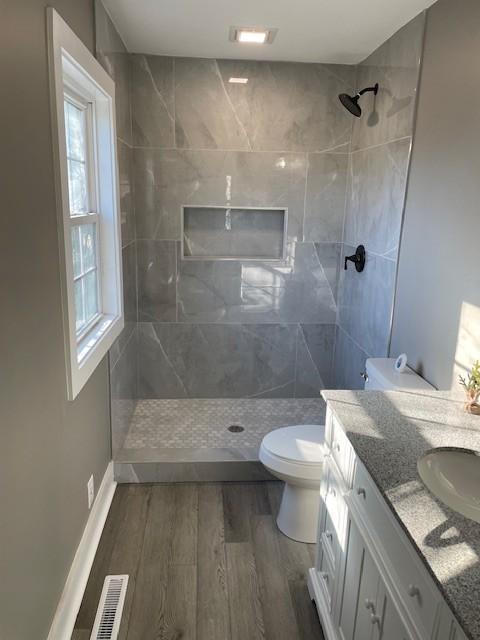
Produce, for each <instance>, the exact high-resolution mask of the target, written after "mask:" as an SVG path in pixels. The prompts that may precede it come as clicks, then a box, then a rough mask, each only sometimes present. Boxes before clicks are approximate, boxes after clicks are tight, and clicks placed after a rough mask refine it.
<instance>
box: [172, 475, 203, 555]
mask: <svg viewBox="0 0 480 640" xmlns="http://www.w3.org/2000/svg"><path fill="white" fill-rule="evenodd" d="M197 526H198V485H197V484H177V485H175V535H174V537H173V545H172V556H171V559H170V562H171V563H172V564H175V565H181V564H188V565H192V564H196V562H197Z"/></svg>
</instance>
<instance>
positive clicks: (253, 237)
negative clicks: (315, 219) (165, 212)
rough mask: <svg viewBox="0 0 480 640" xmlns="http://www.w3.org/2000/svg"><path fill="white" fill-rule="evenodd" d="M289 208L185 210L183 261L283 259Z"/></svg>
mask: <svg viewBox="0 0 480 640" xmlns="http://www.w3.org/2000/svg"><path fill="white" fill-rule="evenodd" d="M286 225H287V209H285V208H279V207H218V206H213V207H207V206H184V207H183V208H182V259H183V260H242V259H247V260H283V258H284V257H285V241H286V235H287V234H286Z"/></svg>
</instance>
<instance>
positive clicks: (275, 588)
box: [251, 516, 299, 640]
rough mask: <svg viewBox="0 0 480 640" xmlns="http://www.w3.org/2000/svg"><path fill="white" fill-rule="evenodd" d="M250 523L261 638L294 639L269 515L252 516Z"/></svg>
mask: <svg viewBox="0 0 480 640" xmlns="http://www.w3.org/2000/svg"><path fill="white" fill-rule="evenodd" d="M251 524H252V536H253V550H254V555H255V563H256V568H257V576H258V583H259V588H260V599H261V603H262V611H263V621H264V624H265V638H267V640H296V639H297V638H298V637H299V636H298V630H297V621H296V618H295V613H294V609H293V605H292V600H291V597H290V591H289V587H288V581H287V578H286V576H285V573H284V571H283V566H282V559H281V557H280V549H279V544H278V539H277V529H276V526H275V524H274V521H273V518H272V516H254V517H253V519H252V522H251Z"/></svg>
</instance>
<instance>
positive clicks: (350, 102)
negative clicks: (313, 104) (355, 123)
mask: <svg viewBox="0 0 480 640" xmlns="http://www.w3.org/2000/svg"><path fill="white" fill-rule="evenodd" d="M338 98H339V100H340V102H341V103H342V104H343V106H344V107H345V109H347V111H350V113H351V114H352V115H353V116H356V117H357V118H359V117H360V116H361V115H362V110H361V108H360V105H359V104H358V99H359V98H360V96H359V95H358V94H357V95H356V96H349V95H348V93H341V94H340V95H339V96H338Z"/></svg>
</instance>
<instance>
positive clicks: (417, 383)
mask: <svg viewBox="0 0 480 640" xmlns="http://www.w3.org/2000/svg"><path fill="white" fill-rule="evenodd" d="M394 364H395V358H369V359H368V360H367V365H366V371H367V375H368V377H369V378H370V379H375V380H377V381H378V382H379V384H380V385H381V387H382V388H383V389H385V390H391V391H406V390H415V389H424V390H428V389H430V390H434V387H432V385H431V384H429V383H428V382H427V381H426V380H424V379H423V378H422V377H421V376H419V375H418V373H415V371H412V369H410V367H407V368H406V369H405V371H404V372H403V373H398V372H397V371H395V368H394Z"/></svg>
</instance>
